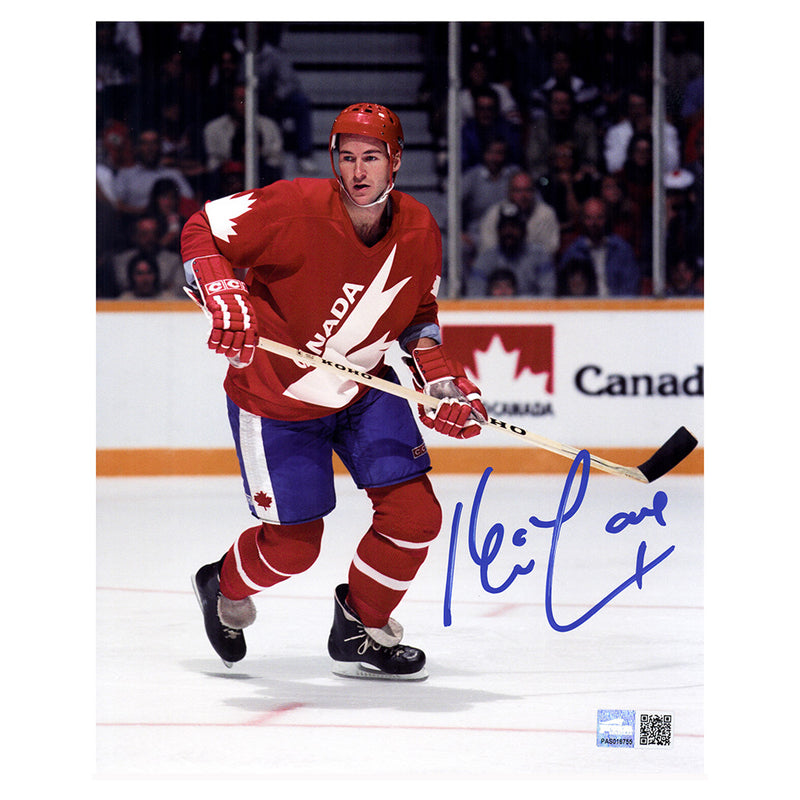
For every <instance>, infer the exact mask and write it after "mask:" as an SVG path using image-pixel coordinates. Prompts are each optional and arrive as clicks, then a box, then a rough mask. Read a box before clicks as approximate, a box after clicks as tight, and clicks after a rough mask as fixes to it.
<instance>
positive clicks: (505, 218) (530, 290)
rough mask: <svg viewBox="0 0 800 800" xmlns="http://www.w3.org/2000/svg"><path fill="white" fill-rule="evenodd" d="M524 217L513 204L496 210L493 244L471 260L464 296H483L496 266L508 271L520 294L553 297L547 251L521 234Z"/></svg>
mask: <svg viewBox="0 0 800 800" xmlns="http://www.w3.org/2000/svg"><path fill="white" fill-rule="evenodd" d="M525 224H526V223H525V218H524V216H523V214H522V212H521V211H520V209H519V208H517V206H515V205H514V204H513V203H505V204H503V207H502V208H501V209H500V216H499V219H498V223H497V245H496V246H495V247H492V248H490V249H489V250H484V251H483V252H482V253H480V254H479V255H478V257H477V258H476V259H475V263H474V265H473V267H472V270H471V271H470V273H469V276H468V279H467V286H466V290H467V291H466V294H467V296H468V297H486V295H487V293H488V291H489V277H490V276H492V275H493V274H494V273H495V272H496V271H497V270H498V269H505V270H510V271H511V272H512V273H513V274H514V276H515V278H516V283H517V293H518V294H519V295H520V296H523V297H526V296H537V297H553V296H554V295H555V289H556V274H555V269H554V265H553V260H552V258H551V257H550V256H549V255H548V253H547V251H546V250H545V249H544V248H543V247H542V246H541V245H540V244H537V243H535V242H529V241H527V239H526V237H525Z"/></svg>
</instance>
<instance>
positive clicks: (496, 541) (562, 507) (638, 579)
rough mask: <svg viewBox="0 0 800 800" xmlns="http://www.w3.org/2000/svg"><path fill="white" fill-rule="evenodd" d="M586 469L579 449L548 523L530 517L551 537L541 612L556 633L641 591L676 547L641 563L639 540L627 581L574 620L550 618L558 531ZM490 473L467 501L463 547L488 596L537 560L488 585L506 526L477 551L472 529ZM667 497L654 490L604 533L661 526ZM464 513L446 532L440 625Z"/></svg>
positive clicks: (517, 535) (498, 526)
mask: <svg viewBox="0 0 800 800" xmlns="http://www.w3.org/2000/svg"><path fill="white" fill-rule="evenodd" d="M589 465H590V456H589V453H588V451H586V450H581V451H580V452H579V453H578V455H577V456H576V457H575V460H574V461H573V462H572V466H571V467H570V471H569V474H568V475H567V480H566V483H565V484H564V490H563V492H562V494H561V499H560V501H559V504H558V511H557V512H556V516H555V518H554V519H552V520H542V519H539V518H538V517H535V516H532V517H530V523H531V524H532V525H533V526H534V528H542V529H548V528H550V529H552V538H551V542H550V555H549V558H548V562H547V577H546V580H545V613H546V615H547V621H548V622H549V623H550V626H551V627H552V628H553V629H554V630H557V631H564V632H565V631H571V630H573V629H575V628H577V627H579V626H580V625H583V623H584V622H586V621H587V620H589V619H590V618H591V617H593V616H594V615H595V614H596V613H597V612H598V611H600V610H601V609H602V608H604V607H605V606H606V605H607V604H608V603H609V602H611V600H613V599H614V598H615V597H616V596H617V595H618V594H620V593H621V592H624V591H625V589H627V588H628V587H629V586H632V585H633V584H634V583H635V584H636V585H637V587H638V588H639V589H641V588H642V578H643V577H644V576H645V575H646V574H647V573H648V572H650V570H652V569H654V568H655V567H657V566H658V565H659V564H660V563H661V562H662V561H664V559H666V558H667V557H669V555H670V554H671V553H672V551H673V550H674V549H675V545H672V546H671V547H668V548H667V549H666V550H664V552H662V553H661V554H660V555H658V556H656V557H655V558H654V559H652V560H650V561H646V560H645V556H646V551H647V542H645V541H642V542H641V544H640V545H639V549H638V551H637V554H636V568H635V570H634V572H633V575H631V576H630V577H629V578H628V579H627V580H625V581H623V582H622V583H621V584H619V586H617V587H616V588H615V589H613V590H612V591H611V592H609V593H608V594H607V595H606V596H605V597H604V598H603V599H602V600H600V602H598V603H596V604H595V605H594V606H592V607H591V608H590V609H589V610H588V611H587V612H586V613H584V614H582V615H581V616H580V617H578V618H577V619H576V620H574V621H573V622H570V623H567V624H561V623H559V622H557V621H556V618H555V615H554V614H553V575H554V573H555V563H556V551H557V549H558V540H559V537H560V535H561V532H562V528H563V526H564V523H565V522H568V521H569V520H570V519H572V517H574V516H575V514H576V513H577V512H578V510H579V509H580V507H581V503H582V502H583V498H584V495H585V494H586V487H587V486H588V483H589ZM579 471H580V479H579V483H578V488H577V493H576V496H575V499H574V501H573V502H572V504H571V505H569V507H568V503H569V498H570V495H571V494H572V485H573V483H574V482H575V478H576V475H577V474H578V472H579ZM491 472H492V469H491V467H488V468H487V469H486V470H484V473H483V475H482V477H481V479H480V481H479V483H478V488H477V490H476V492H475V498H474V500H473V502H472V510H471V512H470V519H469V531H468V543H469V554H470V557H471V558H472V560H473V561H474V562H475V564H477V566H478V567H479V570H480V580H481V586H482V587H483V589H484V591H486V592H489V593H491V594H499V593H500V592H504V591H505V590H506V589H508V587H509V586H511V584H512V583H513V582H514V581H515V580H516V579H517V578H518V577H519V576H520V575H528V574H529V573H530V572H532V571H533V569H534V567H535V566H536V562H535V561H534V559H531V560H530V561H529V562H528V563H527V564H524V565H523V564H516V565H514V567H513V568H512V570H511V573H510V574H509V576H508V577H507V578H506V579H505V580H504V581H503V582H502V583H501V584H500V585H499V586H493V585H492V584H491V582H490V581H489V567H490V566H491V564H492V562H493V561H494V560H495V558H497V555H498V553H499V552H500V549H501V547H502V546H503V541H504V539H505V528H504V526H503V524H502V523H500V522H496V523H495V524H494V525H492V527H491V528H490V529H489V531H488V533H487V534H486V537H485V538H484V540H483V543H482V544H481V546H480V548H479V547H478V543H477V528H478V512H479V511H480V506H481V500H482V498H483V493H484V490H485V489H486V483H487V481H488V479H489V475H490V474H491ZM667 501H668V498H667V495H666V493H664V492H661V491H659V492H656V493H655V495H654V496H653V503H652V507H650V508H642V509H641V511H639V512H638V513H637V512H624V511H621V512H619V513H618V514H614V516H612V517H611V519H609V521H608V522H607V523H606V528H605V529H606V532H607V533H611V534H617V533H620V532H621V531H623V530H625V528H627V527H628V526H630V525H638V524H639V523H640V522H642V521H643V520H644V519H647V518H651V517H652V518H653V519H654V520H655V521H656V522H657V523H658V524H659V525H663V526H665V525H666V524H667V523H666V521H665V519H664V509H665V508H666V506H667ZM462 510H463V504H462V503H460V502H459V503H457V504H456V508H455V513H454V515H453V524H452V526H451V530H450V550H449V554H448V561H447V577H446V581H445V595H444V625H445V627H447V626H449V625H451V624H452V614H451V610H450V604H451V600H452V594H453V578H454V572H455V554H456V545H457V541H458V532H459V528H460V524H461V512H462ZM527 533H528V531H527V530H526V529H525V528H518V529H517V530H516V531H514V533H513V535H512V536H511V543H512V544H513V545H515V546H516V547H521V546H522V545H524V544H525V538H526V536H527Z"/></svg>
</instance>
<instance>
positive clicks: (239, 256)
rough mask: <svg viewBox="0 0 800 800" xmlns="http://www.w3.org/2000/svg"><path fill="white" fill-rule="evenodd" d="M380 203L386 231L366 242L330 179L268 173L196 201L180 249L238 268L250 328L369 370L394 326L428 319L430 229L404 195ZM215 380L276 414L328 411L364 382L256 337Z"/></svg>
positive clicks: (432, 258)
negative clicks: (263, 344)
mask: <svg viewBox="0 0 800 800" xmlns="http://www.w3.org/2000/svg"><path fill="white" fill-rule="evenodd" d="M391 204H392V205H391V209H392V219H391V225H390V227H389V231H388V232H387V234H386V235H385V236H384V237H383V238H382V239H381V240H380V241H379V242H378V243H377V244H375V245H374V246H372V247H367V246H366V245H365V244H364V243H363V242H362V241H361V240H360V239H359V238H358V236H357V235H356V233H355V231H354V229H353V225H352V223H351V221H350V217H349V216H348V214H347V211H346V210H345V208H344V206H343V204H342V200H341V198H340V194H339V184H338V182H337V181H336V180H334V179H330V180H324V179H323V180H321V179H313V178H297V179H295V180H293V181H278V182H276V183H273V184H270V185H269V186H266V187H264V188H261V189H255V190H252V191H246V192H241V193H239V194H235V195H231V196H230V197H224V198H221V199H219V200H213V201H211V202H209V203H206V205H205V207H204V208H203V209H202V210H201V211H199V212H197V213H196V214H195V215H194V216H193V217H192V218H191V219H190V220H189V221H188V222H187V224H186V226H185V228H184V232H183V238H182V241H181V249H182V255H183V260H184V262H187V263H188V262H190V261H191V260H192V259H194V258H198V257H200V256H208V255H216V254H221V255H222V256H224V257H225V258H226V259H227V260H228V261H229V262H230V263H231V266H232V267H233V268H234V269H246V270H247V273H246V277H245V282H246V283H247V285H248V287H249V290H250V294H251V297H250V299H251V302H252V304H253V308H254V309H255V312H256V317H257V325H258V332H259V334H260V335H261V336H265V337H267V338H270V339H274V340H275V341H278V342H281V343H283V344H288V345H290V346H292V347H297V348H300V349H302V350H306V351H308V352H311V353H315V354H317V355H320V356H323V357H325V358H327V359H329V360H331V361H342V360H343V359H347V361H349V362H350V363H352V364H355V365H357V366H358V367H360V368H361V369H362V370H363V371H365V372H370V373H372V374H375V375H380V374H381V373H382V372H383V370H384V355H385V353H386V351H387V350H388V349H389V347H390V346H391V345H392V344H393V343H394V342H395V341H397V340H399V339H401V337H402V334H403V333H404V331H407V330H408V329H415V330H416V329H417V328H419V329H420V330H424V329H425V328H427V329H428V330H427V331H426V335H430V331H431V326H437V328H438V308H437V304H436V292H437V290H438V285H439V280H440V275H441V263H442V243H441V234H440V232H439V228H438V226H437V224H436V222H435V220H434V219H433V216H432V215H431V213H430V211H429V210H428V209H427V207H425V206H424V205H423V204H422V203H419V202H418V201H416V200H414V199H413V198H412V197H410V196H409V195H406V194H403V193H401V192H397V191H394V192H392V195H391ZM224 385H225V390H226V392H227V394H228V395H229V397H230V398H231V400H233V402H234V403H236V405H238V406H239V407H240V408H243V409H244V410H245V411H249V412H250V413H252V414H257V415H258V416H263V417H271V418H273V419H282V420H299V419H313V418H317V417H321V416H325V415H327V414H331V413H333V412H335V411H338V410H340V409H342V408H344V407H346V406H348V405H350V404H351V403H353V402H354V401H355V400H357V399H358V398H359V397H361V396H362V395H363V394H364V392H366V391H368V390H367V388H366V387H364V386H361V385H360V384H357V383H355V382H353V381H351V380H345V379H342V378H341V377H339V376H338V375H335V374H329V373H328V372H327V371H323V370H319V369H311V368H305V367H302V366H299V365H298V364H296V363H295V362H293V361H290V360H289V359H285V358H282V357H281V356H276V355H273V354H271V353H268V352H267V351H265V350H261V349H260V348H257V349H256V354H255V358H254V360H253V363H252V364H251V365H250V366H249V367H246V368H244V369H236V368H234V367H231V368H230V369H229V370H228V374H227V376H226V379H225V384H224Z"/></svg>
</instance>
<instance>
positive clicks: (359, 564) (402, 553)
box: [347, 476, 442, 628]
mask: <svg viewBox="0 0 800 800" xmlns="http://www.w3.org/2000/svg"><path fill="white" fill-rule="evenodd" d="M367 494H368V495H369V497H370V499H371V500H372V506H373V511H374V513H373V523H372V526H371V527H370V529H369V530H368V531H367V533H366V535H365V536H364V538H363V539H362V540H361V542H360V543H359V545H358V549H357V550H356V555H355V557H354V558H353V562H352V564H351V565H350V572H349V577H348V580H349V584H350V592H349V595H348V600H347V603H348V605H349V606H350V607H351V608H352V609H353V611H355V612H356V614H358V616H359V617H360V619H361V621H362V622H363V623H364V625H366V626H367V627H370V628H381V627H383V626H384V625H385V624H386V623H387V622H388V620H389V616H390V615H391V613H392V611H394V609H395V608H396V607H397V605H398V604H399V603H400V601H401V600H402V599H403V596H404V595H405V593H406V591H407V590H408V587H409V586H410V584H411V581H412V580H413V579H414V577H415V575H416V574H417V571H418V570H419V568H420V567H421V566H422V564H423V562H424V561H425V558H426V556H427V555H428V546H429V545H430V543H431V542H432V541H433V540H434V539H435V538H436V536H437V534H438V533H439V529H440V528H441V524H442V511H441V507H440V506H439V503H438V501H437V500H436V497H435V495H434V493H433V488H432V487H431V485H430V481H429V480H428V478H427V476H422V477H421V478H417V479H415V480H413V481H409V482H408V483H403V484H399V485H397V486H386V487H383V488H379V489H367Z"/></svg>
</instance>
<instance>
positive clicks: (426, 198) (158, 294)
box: [96, 22, 704, 299]
mask: <svg viewBox="0 0 800 800" xmlns="http://www.w3.org/2000/svg"><path fill="white" fill-rule="evenodd" d="M245 27H246V24H245V23H242V22H198V23H180V22H98V23H97V37H96V44H97V87H96V91H97V114H96V139H97V248H96V258H97V297H98V298H121V299H136V298H142V299H158V298H166V299H176V298H179V297H183V296H184V295H183V292H182V286H183V282H184V279H183V267H182V264H181V258H180V231H181V228H182V226H183V224H184V222H185V221H186V219H187V218H188V216H189V215H191V213H193V211H194V210H196V209H197V208H200V207H201V206H202V204H203V203H204V202H205V201H206V200H208V199H212V198H214V197H220V196H224V195H228V194H232V193H234V192H237V191H241V190H243V189H245V188H253V187H247V186H245V125H244V120H245V115H244V109H245V97H246V85H245V78H246V74H245V62H244V54H245V52H246V50H247V41H246V31H245ZM664 27H665V34H664V50H663V59H662V63H661V75H660V80H659V81H657V85H659V86H660V87H661V91H663V95H661V96H662V97H663V110H664V117H663V119H664V125H663V127H662V128H661V129H660V136H658V137H656V139H655V141H654V136H653V111H654V109H653V97H654V94H653V87H654V81H655V80H656V78H657V77H658V76H655V75H654V63H653V52H654V49H653V25H652V24H651V23H650V24H649V23H641V22H636V23H626V22H591V23H582V22H563V23H557V22H538V23H537V22H467V23H462V24H461V25H460V49H461V52H460V59H459V65H460V72H461V75H460V89H459V92H458V103H459V125H460V141H459V142H458V146H459V147H460V164H459V170H460V172H459V176H460V180H459V182H458V186H459V196H460V201H461V206H460V209H459V212H460V213H459V215H458V216H459V217H460V218H459V219H458V221H457V224H456V225H453V224H451V222H450V221H449V220H448V214H447V209H446V206H445V202H444V197H445V194H446V187H447V181H448V167H449V165H448V160H449V159H448V153H449V152H451V151H450V150H448V141H447V134H448V130H447V118H448V117H447V114H448V98H449V97H450V94H449V92H448V89H449V87H448V58H447V53H448V24H447V23H436V22H420V23H401V24H389V23H386V24H380V23H375V24H367V23H326V24H316V23H259V24H258V26H257V41H256V43H255V47H254V54H255V57H254V69H255V74H256V77H257V79H258V82H257V94H256V97H257V104H258V107H257V109H256V115H255V130H256V135H257V138H258V143H257V148H256V150H257V154H258V158H257V161H258V178H257V181H258V184H259V185H266V184H268V183H271V182H273V181H275V180H280V179H283V178H293V177H296V176H299V175H306V176H314V177H329V176H331V172H330V164H329V160H328V155H327V134H328V132H329V130H330V125H331V123H332V121H333V118H334V117H335V114H336V112H337V111H338V110H340V109H341V108H343V107H344V106H346V105H349V104H350V103H352V102H359V101H365V100H366V101H372V102H377V103H382V104H385V105H387V106H389V107H390V108H392V109H393V110H394V111H396V112H397V113H398V115H399V116H400V119H401V122H402V123H403V126H404V132H405V136H406V142H407V149H406V155H405V157H404V159H403V168H402V169H401V172H400V179H399V181H398V189H399V190H401V191H408V192H409V193H410V194H412V195H414V196H415V197H417V198H418V199H420V200H421V201H422V202H425V203H426V204H427V205H429V207H430V208H431V210H432V212H433V213H434V216H435V217H436V218H437V221H438V222H439V225H440V227H441V228H442V232H443V236H444V237H445V240H447V239H448V237H456V238H457V240H458V242H459V245H460V247H459V252H460V257H459V258H460V262H461V263H460V270H459V272H458V274H459V276H460V277H459V279H458V283H459V285H458V287H457V292H456V294H457V295H458V296H466V297H490V296H498V297H500V296H502V297H509V296H511V297H513V296H518V297H637V296H650V295H652V293H653V274H652V263H653V247H654V241H653V238H654V237H653V215H654V202H655V201H656V200H657V198H659V197H663V198H664V205H665V208H664V214H663V228H664V229H663V240H664V250H665V264H664V267H665V273H664V274H665V285H664V289H663V292H662V294H663V295H665V296H670V297H693V296H702V294H703V274H704V264H703V228H704V225H703V207H704V198H703V188H704V175H703V164H704V153H703V134H704V114H703V112H704V96H703V89H704V87H703V64H704V49H703V24H702V23H701V22H671V23H666V24H665V26H664ZM251 46H252V42H251ZM404 87H405V88H404ZM365 92H366V93H368V95H369V96H365ZM658 143H660V144H661V165H662V167H663V169H662V170H661V174H659V175H655V174H654V145H657V144H658ZM655 189H659V190H663V194H662V193H661V192H660V191H655ZM454 227H455V228H457V230H453V228H454ZM444 267H445V276H446V278H447V274H448V265H447V263H445V265H444Z"/></svg>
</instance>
